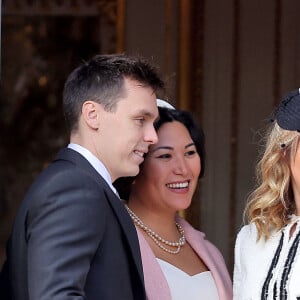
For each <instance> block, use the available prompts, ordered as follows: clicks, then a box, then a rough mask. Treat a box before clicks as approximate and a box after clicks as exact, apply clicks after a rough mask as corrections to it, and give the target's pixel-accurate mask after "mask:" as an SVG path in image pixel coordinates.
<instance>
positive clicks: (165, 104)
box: [156, 99, 175, 109]
mask: <svg viewBox="0 0 300 300" xmlns="http://www.w3.org/2000/svg"><path fill="white" fill-rule="evenodd" d="M156 104H157V106H158V107H165V108H168V109H175V107H174V106H173V105H172V104H170V103H169V102H167V101H165V100H162V99H156Z"/></svg>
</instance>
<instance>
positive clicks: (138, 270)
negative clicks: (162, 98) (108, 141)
mask: <svg viewBox="0 0 300 300" xmlns="http://www.w3.org/2000/svg"><path fill="white" fill-rule="evenodd" d="M1 285H2V288H1V291H0V298H1V299H14V300H27V299H30V300H44V299H47V300H56V299H61V300H67V299H87V300H89V299H101V300H105V299H112V300H118V299H124V300H126V299H136V300H141V299H145V290H144V281H143V272H142V263H141V257H140V250H139V246H138V239H137V235H136V231H135V228H134V225H133V223H132V221H131V219H130V217H129V216H128V214H127V212H126V210H125V209H124V206H123V204H122V203H121V201H120V199H119V198H118V197H117V196H116V195H115V194H114V193H113V191H112V190H111V189H110V187H109V186H108V184H107V183H106V182H105V180H104V179H103V178H102V177H101V176H100V175H99V174H98V173H97V172H96V170H95V169H94V168H93V167H92V166H91V165H90V164H89V162H88V161H87V160H86V159H85V158H84V157H83V156H81V155H80V154H78V153H77V152H76V151H74V150H71V149H62V150H61V151H60V152H59V153H58V156H57V158H56V160H55V161H54V162H53V163H52V164H50V166H49V167H47V169H45V170H44V171H43V172H42V173H41V175H40V176H39V177H38V178H37V179H36V181H35V182H34V183H33V185H32V186H31V188H30V189H29V191H28V193H27V194H26V196H25V198H24V200H23V203H22V204H21V207H20V210H19V212H18V214H17V216H16V220H15V224H14V227H13V232H12V235H11V237H10V240H9V243H8V247H7V261H6V263H5V265H4V268H3V270H2V274H1ZM5 294H6V298H4V295H5Z"/></svg>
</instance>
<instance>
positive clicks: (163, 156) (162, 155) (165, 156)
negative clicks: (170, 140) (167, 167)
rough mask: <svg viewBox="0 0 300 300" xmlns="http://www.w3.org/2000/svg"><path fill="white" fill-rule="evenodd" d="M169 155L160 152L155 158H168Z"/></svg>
mask: <svg viewBox="0 0 300 300" xmlns="http://www.w3.org/2000/svg"><path fill="white" fill-rule="evenodd" d="M170 157H171V155H170V154H161V155H159V156H157V158H170Z"/></svg>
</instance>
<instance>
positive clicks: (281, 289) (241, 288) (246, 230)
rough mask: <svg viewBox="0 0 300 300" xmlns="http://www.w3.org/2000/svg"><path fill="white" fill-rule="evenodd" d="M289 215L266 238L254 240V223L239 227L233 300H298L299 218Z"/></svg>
mask: <svg viewBox="0 0 300 300" xmlns="http://www.w3.org/2000/svg"><path fill="white" fill-rule="evenodd" d="M292 218H293V221H292V222H291V223H290V224H288V225H287V226H286V227H284V228H283V229H282V230H281V231H279V232H275V233H274V234H272V236H271V237H270V239H268V240H267V241H265V240H264V238H261V239H260V240H259V241H258V242H257V241H256V238H257V229H256V226H255V225H254V224H250V225H246V226H244V227H243V228H242V229H241V230H240V232H239V233H238V236H237V239H236V244H235V260H234V274H233V299H234V300H250V299H251V300H271V299H272V300H276V299H278V300H300V217H295V216H293V217H292ZM295 223H296V224H297V227H296V230H295V232H294V233H293V235H292V237H290V229H291V227H292V226H293V224H295Z"/></svg>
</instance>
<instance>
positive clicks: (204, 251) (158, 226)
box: [115, 101, 232, 300]
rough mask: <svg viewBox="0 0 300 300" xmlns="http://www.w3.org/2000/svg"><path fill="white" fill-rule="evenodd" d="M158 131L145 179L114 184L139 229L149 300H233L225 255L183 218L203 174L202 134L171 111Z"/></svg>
mask: <svg viewBox="0 0 300 300" xmlns="http://www.w3.org/2000/svg"><path fill="white" fill-rule="evenodd" d="M158 105H159V106H161V105H164V106H165V105H166V103H165V102H162V101H159V103H158ZM154 127H155V129H156V131H157V135H158V143H157V144H155V145H152V146H151V147H150V148H149V152H148V153H147V155H146V156H145V160H144V162H143V164H142V166H141V170H140V173H139V174H138V175H137V176H136V177H134V178H131V179H128V178H127V179H123V180H122V179H121V180H120V179H119V180H118V181H117V182H116V183H115V186H116V187H117V189H118V191H119V193H120V196H121V198H123V199H126V202H125V203H126V204H125V206H126V208H127V211H128V213H129V215H130V216H131V218H132V220H133V221H134V223H135V225H136V229H137V233H138V237H139V243H140V249H141V256H142V263H143V269H144V279H145V287H146V294H147V298H148V299H149V300H159V299H161V300H170V299H173V300H180V299H189V300H196V299H205V300H217V299H220V300H231V299H232V285H231V279H230V276H229V274H228V271H227V268H226V265H225V262H224V259H223V257H222V255H221V253H220V252H219V250H218V249H217V248H216V247H215V246H214V245H213V244H211V243H210V242H209V241H207V240H206V239H205V235H204V233H202V232H199V231H197V230H195V229H194V228H193V227H192V226H191V225H190V224H189V223H188V222H187V221H185V220H184V219H183V218H181V217H180V216H179V215H178V211H182V210H184V209H186V208H188V207H189V206H190V204H191V201H192V197H193V194H194V192H195V189H196V186H197V184H198V180H199V178H200V177H202V176H203V174H204V153H205V151H204V135H203V133H202V130H201V129H200V128H198V127H197V125H196V123H195V121H194V120H193V118H192V116H191V114H190V113H188V112H186V111H182V110H176V109H174V108H170V106H169V105H168V107H159V119H158V121H156V122H155V124H154ZM129 181H131V183H130V182H129ZM124 187H125V189H124ZM128 187H130V190H128V189H127V188H128Z"/></svg>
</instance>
